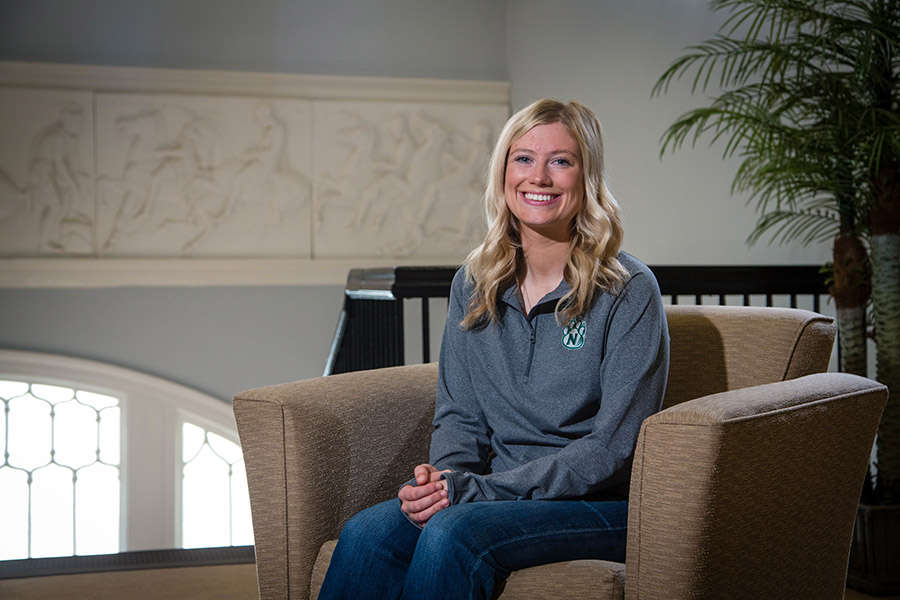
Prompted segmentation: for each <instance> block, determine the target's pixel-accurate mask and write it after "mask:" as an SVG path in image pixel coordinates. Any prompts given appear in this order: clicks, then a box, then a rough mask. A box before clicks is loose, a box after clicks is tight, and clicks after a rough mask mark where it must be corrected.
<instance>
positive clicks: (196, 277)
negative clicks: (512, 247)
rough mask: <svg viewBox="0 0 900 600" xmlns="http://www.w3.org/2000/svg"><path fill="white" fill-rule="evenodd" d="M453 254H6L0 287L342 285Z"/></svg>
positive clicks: (451, 262)
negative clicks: (361, 274)
mask: <svg viewBox="0 0 900 600" xmlns="http://www.w3.org/2000/svg"><path fill="white" fill-rule="evenodd" d="M462 260H463V259H462V258H460V259H459V260H457V261H454V260H443V259H442V260H427V259H421V258H418V259H323V260H310V259H293V258H271V259H253V258H231V259H218V258H162V259H148V258H108V259H105V258H8V259H0V289H11V288H20V289H41V288H65V289H89V288H108V287H142V286H144V287H152V286H177V287H213V286H294V285H323V286H324V285H334V286H343V285H344V284H345V283H346V281H347V274H348V273H349V272H350V269H367V268H377V267H402V266H453V265H458V264H461V263H462Z"/></svg>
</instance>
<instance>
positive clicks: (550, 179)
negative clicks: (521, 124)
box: [504, 123, 584, 240]
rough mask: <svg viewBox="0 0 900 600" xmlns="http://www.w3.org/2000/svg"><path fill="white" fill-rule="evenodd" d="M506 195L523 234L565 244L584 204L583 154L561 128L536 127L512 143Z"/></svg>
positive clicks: (505, 185)
mask: <svg viewBox="0 0 900 600" xmlns="http://www.w3.org/2000/svg"><path fill="white" fill-rule="evenodd" d="M504 196H505V197H506V205H507V206H508V207H509V210H510V212H512V214H513V215H515V217H516V218H517V219H518V220H519V226H520V229H521V230H522V232H523V234H525V231H524V230H525V229H530V230H532V231H534V232H536V233H539V234H541V235H543V236H545V237H550V238H553V239H556V240H563V239H568V238H569V235H570V234H571V225H572V221H573V219H574V218H575V215H576V214H577V213H578V210H579V209H580V208H581V203H582V202H583V201H584V170H583V168H582V162H581V149H580V148H579V147H578V142H577V141H576V140H575V138H573V137H572V136H571V134H569V131H568V130H567V129H566V127H565V126H564V125H563V124H562V123H549V124H547V125H537V126H536V127H534V128H533V129H531V130H529V131H528V132H526V133H525V134H524V135H523V136H522V137H520V138H519V139H517V140H516V141H515V142H513V144H512V146H510V148H509V156H508V157H507V159H506V178H505V181H504Z"/></svg>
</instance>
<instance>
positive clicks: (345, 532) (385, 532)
mask: <svg viewBox="0 0 900 600" xmlns="http://www.w3.org/2000/svg"><path fill="white" fill-rule="evenodd" d="M405 520H406V518H405V517H404V516H403V513H402V512H401V511H400V506H399V503H398V502H397V501H389V502H383V503H381V504H376V505H375V506H370V507H369V508H366V509H363V510H361V511H359V512H358V513H356V514H355V515H353V517H351V518H350V520H349V521H347V523H346V524H345V525H344V528H343V529H342V530H341V540H343V541H347V542H350V541H356V540H362V541H364V542H365V543H373V542H377V540H380V539H384V538H390V537H392V536H393V534H394V532H395V531H396V530H397V528H398V527H406V526H407V523H404V521H405ZM409 526H412V525H411V524H410V525H409Z"/></svg>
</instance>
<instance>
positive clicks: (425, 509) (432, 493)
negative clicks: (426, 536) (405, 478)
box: [397, 465, 450, 526]
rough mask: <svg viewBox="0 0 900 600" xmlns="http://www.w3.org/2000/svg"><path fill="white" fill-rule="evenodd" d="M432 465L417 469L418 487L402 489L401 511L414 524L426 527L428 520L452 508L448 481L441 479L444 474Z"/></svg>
mask: <svg viewBox="0 0 900 600" xmlns="http://www.w3.org/2000/svg"><path fill="white" fill-rule="evenodd" d="M448 472H449V469H447V470H445V471H438V470H437V469H436V468H434V467H432V466H431V465H419V466H417V467H416V469H415V477H416V485H415V486H412V485H405V486H403V487H402V488H400V493H399V494H397V496H398V497H399V498H400V510H402V511H403V512H404V513H406V515H407V516H408V517H409V518H410V519H412V521H413V522H414V523H417V524H419V525H420V526H424V525H425V523H427V522H428V519H430V518H431V517H433V516H434V515H435V514H436V513H437V512H438V511H439V510H441V509H444V508H447V507H448V506H450V501H449V500H448V499H447V481H446V480H444V479H441V474H442V473H448Z"/></svg>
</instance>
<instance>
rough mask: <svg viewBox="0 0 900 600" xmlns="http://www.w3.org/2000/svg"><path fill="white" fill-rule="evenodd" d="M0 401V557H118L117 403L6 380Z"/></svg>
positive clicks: (107, 398) (0, 386) (85, 393)
mask: <svg viewBox="0 0 900 600" xmlns="http://www.w3.org/2000/svg"><path fill="white" fill-rule="evenodd" d="M0 400H2V402H3V411H2V423H0V428H2V434H3V438H2V447H3V462H2V464H0V489H2V490H3V492H2V493H0V515H3V518H2V520H0V527H2V529H0V559H3V560H8V559H15V558H29V557H30V558H38V557H45V556H66V555H72V554H82V555H83V554H107V553H115V552H118V551H119V507H120V504H121V502H120V456H119V454H120V452H119V450H120V439H119V432H120V424H119V421H120V407H119V400H118V399H117V398H114V397H112V396H107V395H103V394H97V393H93V392H88V391H84V390H76V389H73V388H69V387H61V386H54V385H43V384H37V383H28V382H25V381H11V380H0Z"/></svg>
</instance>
